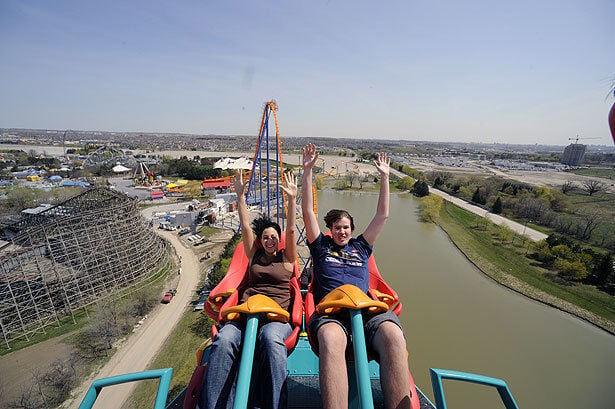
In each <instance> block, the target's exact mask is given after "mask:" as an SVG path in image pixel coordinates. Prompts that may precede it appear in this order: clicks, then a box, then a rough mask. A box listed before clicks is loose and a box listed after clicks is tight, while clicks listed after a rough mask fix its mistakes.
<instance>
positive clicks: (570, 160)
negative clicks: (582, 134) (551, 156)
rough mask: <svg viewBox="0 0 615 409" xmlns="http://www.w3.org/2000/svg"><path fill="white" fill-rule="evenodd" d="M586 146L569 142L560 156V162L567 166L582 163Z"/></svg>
mask: <svg viewBox="0 0 615 409" xmlns="http://www.w3.org/2000/svg"><path fill="white" fill-rule="evenodd" d="M586 148H587V146H585V145H583V144H580V143H571V144H570V145H568V146H566V149H564V156H563V157H562V163H563V164H564V165H569V166H579V165H580V164H581V163H583V156H584V155H585V149H586Z"/></svg>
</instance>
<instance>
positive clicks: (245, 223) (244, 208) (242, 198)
mask: <svg viewBox="0 0 615 409" xmlns="http://www.w3.org/2000/svg"><path fill="white" fill-rule="evenodd" d="M249 182H250V181H249V180H248V181H246V182H245V183H244V181H243V173H242V172H241V169H237V172H236V173H235V180H234V181H233V185H234V187H235V193H236V194H237V212H238V213H239V225H240V226H241V238H242V241H243V249H244V251H245V253H246V256H247V257H248V260H252V256H253V255H254V252H255V251H256V246H255V245H254V232H253V231H252V229H251V228H250V215H249V214H248V205H247V203H246V188H247V187H248V183H249Z"/></svg>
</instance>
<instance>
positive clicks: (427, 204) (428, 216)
mask: <svg viewBox="0 0 615 409" xmlns="http://www.w3.org/2000/svg"><path fill="white" fill-rule="evenodd" d="M443 203H444V199H442V198H441V197H440V196H437V195H428V196H425V197H422V198H421V199H420V202H419V219H420V220H421V221H422V222H426V223H435V222H436V221H437V220H438V219H439V218H440V209H441V208H442V204H443Z"/></svg>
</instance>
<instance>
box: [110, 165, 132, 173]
mask: <svg viewBox="0 0 615 409" xmlns="http://www.w3.org/2000/svg"><path fill="white" fill-rule="evenodd" d="M112 170H113V173H124V172H129V171H131V170H132V169H130V168H127V167H126V166H122V165H115V166H114V167H113V169H112Z"/></svg>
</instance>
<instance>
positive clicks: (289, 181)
mask: <svg viewBox="0 0 615 409" xmlns="http://www.w3.org/2000/svg"><path fill="white" fill-rule="evenodd" d="M284 175H285V176H284V182H285V183H286V186H282V190H283V191H284V193H286V194H287V195H288V197H289V198H290V199H292V200H295V199H296V198H297V183H296V180H295V175H293V171H292V170H289V171H288V172H286V173H285V174H284Z"/></svg>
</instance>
